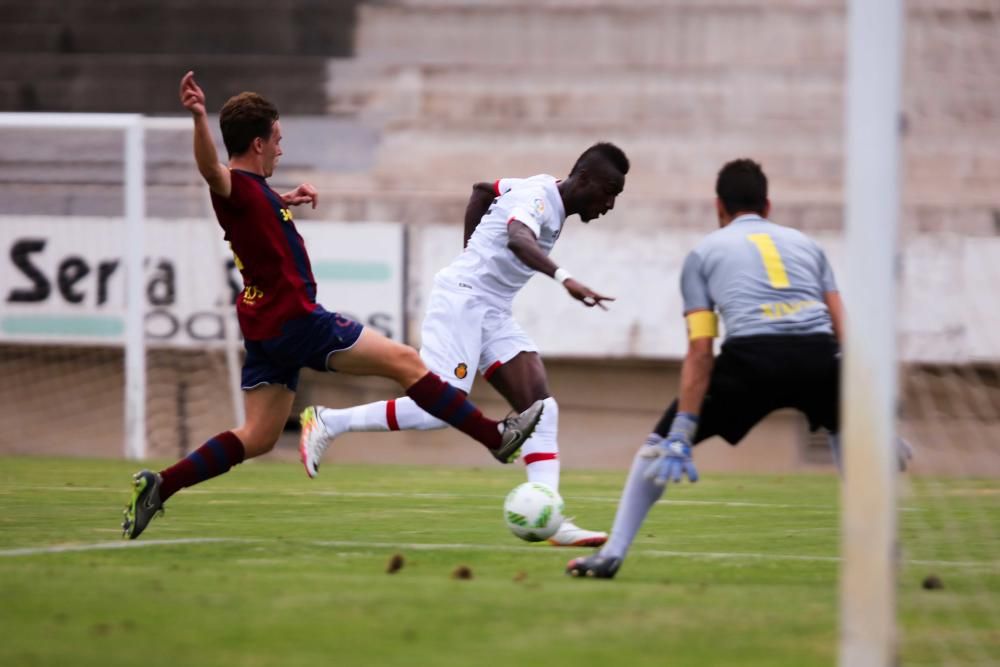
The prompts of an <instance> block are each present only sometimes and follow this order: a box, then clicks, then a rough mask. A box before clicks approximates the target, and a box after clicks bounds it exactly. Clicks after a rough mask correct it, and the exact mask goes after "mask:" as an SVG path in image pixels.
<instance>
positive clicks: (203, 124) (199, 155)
mask: <svg viewBox="0 0 1000 667" xmlns="http://www.w3.org/2000/svg"><path fill="white" fill-rule="evenodd" d="M180 95H181V104H183V105H184V108H185V109H187V110H188V111H190V112H191V117H192V118H193V119H194V159H195V162H197V164H198V172H199V173H200V174H201V177H202V178H204V179H205V182H206V183H208V187H209V189H211V190H212V192H214V193H215V194H217V195H219V196H221V197H227V198H228V197H229V195H230V193H231V192H232V190H233V182H232V176H231V175H230V174H229V169H227V168H226V166H225V165H223V164H220V163H219V154H218V153H217V152H216V150H215V140H214V139H212V131H211V129H209V127H208V114H207V113H206V112H205V93H204V92H203V91H202V89H201V87H200V86H199V85H198V84H197V83H196V82H195V80H194V72H188V73H187V74H185V75H184V77H183V78H182V79H181V91H180Z"/></svg>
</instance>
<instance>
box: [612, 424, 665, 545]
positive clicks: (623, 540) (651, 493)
mask: <svg viewBox="0 0 1000 667" xmlns="http://www.w3.org/2000/svg"><path fill="white" fill-rule="evenodd" d="M654 436H655V434H651V435H650V437H654ZM655 437H657V438H659V439H661V440H662V438H661V437H660V436H655ZM646 442H647V443H648V442H649V439H647V440H646ZM639 451H640V452H641V451H642V450H641V449H640V450H639ZM647 465H649V459H645V458H642V457H641V456H640V455H639V453H638V452H637V453H636V455H635V458H633V459H632V469H631V470H630V471H629V474H628V481H626V482H625V488H624V489H622V497H621V500H619V501H618V511H617V512H616V513H615V522H614V524H613V525H612V526H611V535H610V536H608V541H607V543H606V544H605V545H604V547H603V548H602V549H601V551H600V553H601V555H602V556H614V557H616V558H624V557H625V554H627V553H628V549H629V547H630V546H632V540H634V539H635V535H636V533H638V532H639V527H640V526H641V525H642V522H643V521H644V520H645V519H646V514H648V513H649V508H650V507H652V506H653V505H654V504H656V501H657V500H659V499H660V496H662V495H663V490H664V489H665V488H666V486H659V485H657V484H654V483H653V481H652V480H647V479H644V478H643V476H642V473H643V471H644V470H645V469H646V466H647Z"/></svg>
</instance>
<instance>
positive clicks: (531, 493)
mask: <svg viewBox="0 0 1000 667" xmlns="http://www.w3.org/2000/svg"><path fill="white" fill-rule="evenodd" d="M503 519H504V521H505V522H506V523H507V527H508V528H510V532H512V533H514V534H515V535H517V536H518V537H520V538H521V539H522V540H526V541H528V542H541V541H542V540H547V539H549V538H550V537H552V536H553V535H555V534H556V531H557V530H559V526H561V525H562V522H563V499H562V498H561V497H560V496H559V494H558V493H556V492H555V491H554V490H553V489H552V487H551V486H549V485H547V484H540V483H538V482H525V483H524V484H522V485H520V486H518V487H516V488H515V489H514V490H513V491H511V492H510V493H508V494H507V499H506V500H504V501H503Z"/></svg>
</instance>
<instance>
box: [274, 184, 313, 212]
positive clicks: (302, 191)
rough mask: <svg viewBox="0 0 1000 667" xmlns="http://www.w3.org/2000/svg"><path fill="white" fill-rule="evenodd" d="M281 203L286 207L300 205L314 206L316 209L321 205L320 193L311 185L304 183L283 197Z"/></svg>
mask: <svg viewBox="0 0 1000 667" xmlns="http://www.w3.org/2000/svg"><path fill="white" fill-rule="evenodd" d="M281 202H282V203H283V204H284V205H285V206H298V205H299V204H312V207H313V208H316V204H318V203H319V192H317V191H316V188H315V187H313V185H312V184H311V183H303V184H302V185H300V186H299V187H297V188H295V189H294V190H292V191H291V192H286V193H285V194H283V195H281Z"/></svg>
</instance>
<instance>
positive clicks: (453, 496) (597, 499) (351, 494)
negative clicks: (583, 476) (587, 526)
mask: <svg viewBox="0 0 1000 667" xmlns="http://www.w3.org/2000/svg"><path fill="white" fill-rule="evenodd" d="M8 489H9V490H11V491H15V490H23V491H87V492H100V493H107V492H114V491H117V490H118V489H111V488H107V487H94V486H31V487H28V486H25V487H8ZM251 493H252V494H260V489H249V488H239V487H235V488H224V489H188V490H185V492H184V495H236V494H251ZM271 495H276V496H293V497H300V496H317V497H332V498H409V499H417V500H421V499H426V500H462V499H470V498H479V499H484V498H485V499H490V500H495V499H497V498H499V497H501V496H503V492H498V493H496V494H486V493H450V492H447V491H444V492H439V493H417V492H406V491H333V490H325V489H320V490H316V491H280V492H271ZM570 499H571V500H572V501H574V502H593V503H617V502H618V500H619V498H617V497H615V498H612V497H607V496H571V497H570ZM658 504H661V505H694V506H697V505H706V506H720V507H748V508H774V509H809V510H823V511H828V512H833V511H836V505H804V504H796V503H758V502H749V501H742V500H679V499H673V498H664V499H663V500H660V501H659V503H658ZM900 509H907V510H908V509H914V508H900Z"/></svg>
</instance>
